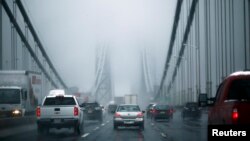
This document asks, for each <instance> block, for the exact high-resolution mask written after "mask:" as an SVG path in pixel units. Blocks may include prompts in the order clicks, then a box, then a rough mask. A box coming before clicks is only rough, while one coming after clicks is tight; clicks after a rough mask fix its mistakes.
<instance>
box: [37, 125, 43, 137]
mask: <svg viewBox="0 0 250 141" xmlns="http://www.w3.org/2000/svg"><path fill="white" fill-rule="evenodd" d="M43 131H44V128H43V127H42V126H40V125H37V133H38V134H39V135H41V134H43Z"/></svg>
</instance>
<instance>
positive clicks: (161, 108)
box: [155, 105, 169, 110]
mask: <svg viewBox="0 0 250 141" xmlns="http://www.w3.org/2000/svg"><path fill="white" fill-rule="evenodd" d="M155 109H157V110H168V109H169V106H168V105H156V106H155Z"/></svg>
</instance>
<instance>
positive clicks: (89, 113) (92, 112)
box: [81, 101, 103, 122]
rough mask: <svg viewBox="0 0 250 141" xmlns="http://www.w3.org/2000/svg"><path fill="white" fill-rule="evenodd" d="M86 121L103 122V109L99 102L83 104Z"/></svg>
mask: <svg viewBox="0 0 250 141" xmlns="http://www.w3.org/2000/svg"><path fill="white" fill-rule="evenodd" d="M81 107H82V109H83V112H84V119H85V120H98V121H99V122H103V108H102V107H101V105H100V104H99V103H98V102H96V101H95V102H84V103H82V104H81Z"/></svg>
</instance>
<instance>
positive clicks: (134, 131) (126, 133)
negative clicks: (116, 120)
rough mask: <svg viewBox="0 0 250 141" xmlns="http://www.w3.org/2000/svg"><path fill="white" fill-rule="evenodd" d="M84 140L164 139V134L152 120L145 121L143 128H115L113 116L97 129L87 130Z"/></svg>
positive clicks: (144, 140)
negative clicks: (154, 126) (156, 128)
mask: <svg viewBox="0 0 250 141" xmlns="http://www.w3.org/2000/svg"><path fill="white" fill-rule="evenodd" d="M82 137H83V139H84V141H111V140H112V141H153V140H157V141H164V140H166V139H165V137H164V136H162V134H161V133H160V132H159V131H158V130H155V128H153V126H151V125H150V122H148V121H145V129H144V130H141V129H139V128H138V127H119V128H118V129H117V130H114V129H113V121H112V118H110V120H108V121H107V123H106V124H105V125H104V126H103V127H102V128H98V129H96V130H95V131H90V132H86V133H85V134H84V136H82Z"/></svg>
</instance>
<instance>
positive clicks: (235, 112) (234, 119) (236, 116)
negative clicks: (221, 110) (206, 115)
mask: <svg viewBox="0 0 250 141" xmlns="http://www.w3.org/2000/svg"><path fill="white" fill-rule="evenodd" d="M238 118H239V113H238V110H237V109H236V108H234V109H233V112H232V119H233V121H237V119H238Z"/></svg>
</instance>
